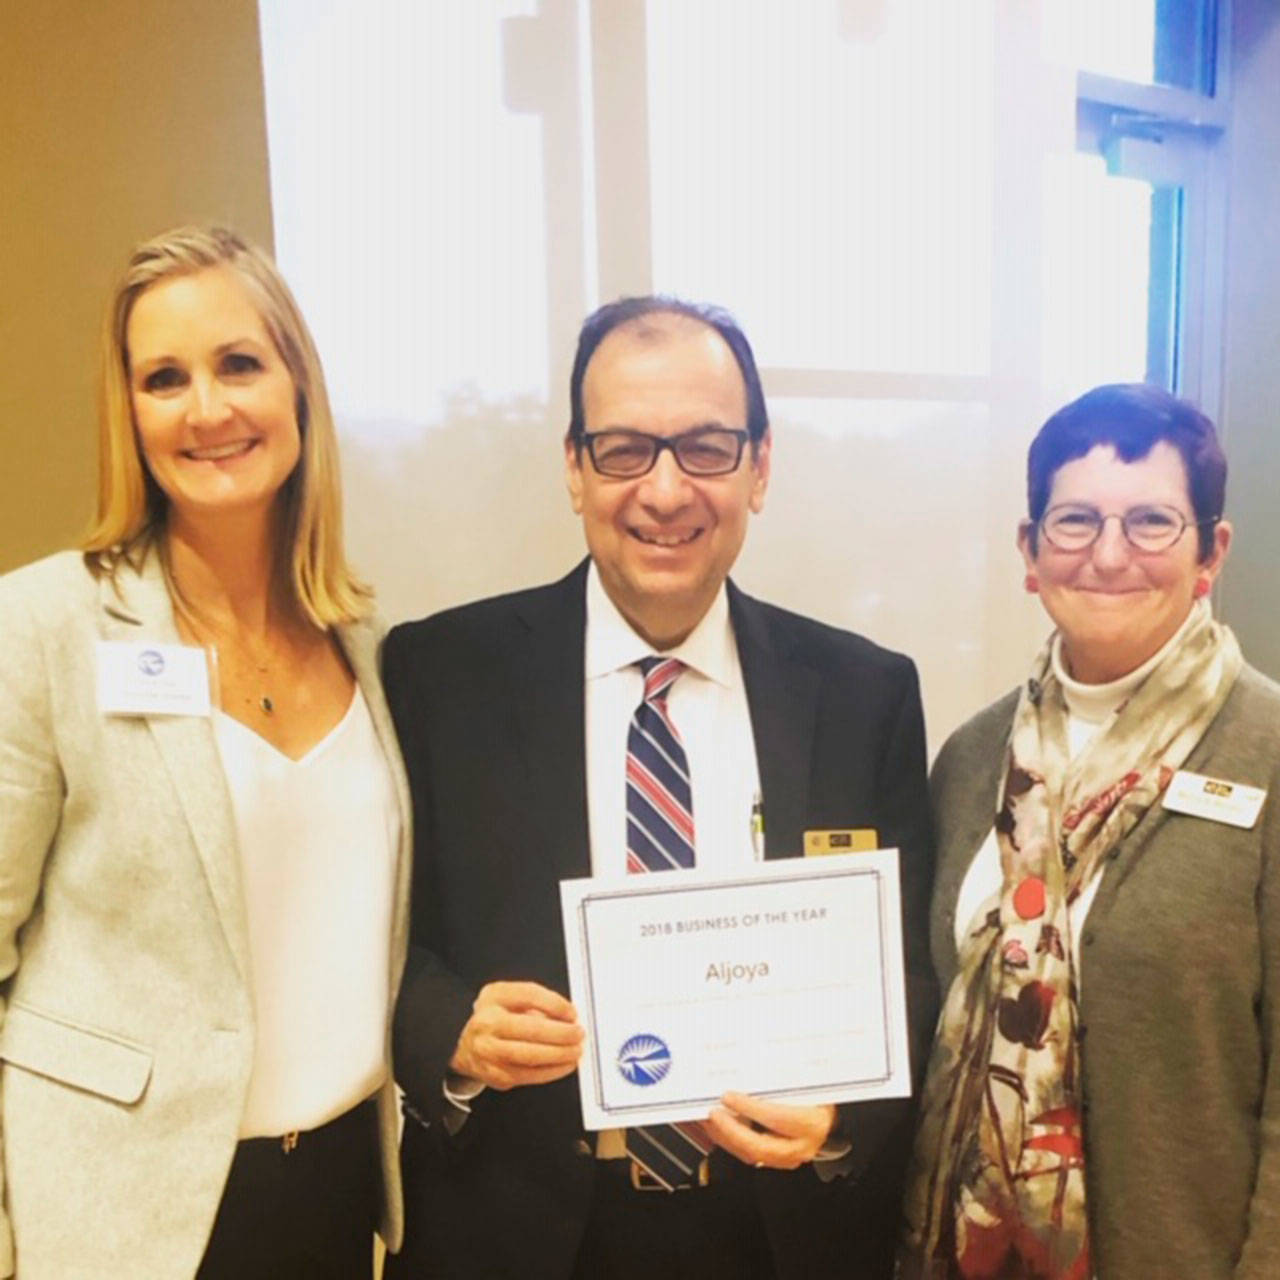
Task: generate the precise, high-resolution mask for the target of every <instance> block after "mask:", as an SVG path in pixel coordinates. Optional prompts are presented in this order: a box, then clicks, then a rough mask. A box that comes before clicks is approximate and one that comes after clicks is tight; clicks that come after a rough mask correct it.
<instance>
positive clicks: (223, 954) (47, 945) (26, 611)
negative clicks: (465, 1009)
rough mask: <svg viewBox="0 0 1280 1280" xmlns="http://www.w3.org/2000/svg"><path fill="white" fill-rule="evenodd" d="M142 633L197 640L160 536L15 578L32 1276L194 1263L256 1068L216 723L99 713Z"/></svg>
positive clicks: (9, 1140)
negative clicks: (164, 564) (100, 566)
mask: <svg viewBox="0 0 1280 1280" xmlns="http://www.w3.org/2000/svg"><path fill="white" fill-rule="evenodd" d="M339 638H340V642H341V644H342V648H343V651H344V652H345V654H346V656H347V660H348V661H349V662H350V664H351V668H352V670H353V671H354V673H355V676H356V679H357V680H358V681H359V684H360V687H361V689H362V690H363V692H364V695H365V699H366V700H367V702H368V705H369V711H370V714H371V715H372V717H373V722H374V725H375V726H376V729H377V732H378V737H379V739H380V741H381V743H382V747H383V750H384V752H385V753H386V758H387V761H388V763H389V765H390V767H391V770H392V774H393V776H394V779H395V789H396V794H397V797H398V799H399V803H400V808H401V814H402V830H403V835H402V839H401V844H400V849H399V851H398V861H397V871H396V897H395V904H396V905H395V912H394V919H393V930H392V948H391V955H390V957H389V966H388V973H387V982H388V986H389V989H390V990H391V992H392V995H393V996H394V994H395V991H396V988H397V987H398V985H399V980H400V973H401V970H402V968H403V964H404V955H405V939H406V932H407V900H408V876H409V857H408V850H409V848H410V826H409V800H408V790H407V786H406V783H405V779H404V771H403V768H402V765H401V763H400V756H399V753H398V750H397V747H396V739H395V733H394V732H393V730H392V728H391V723H390V719H389V717H388V714H387V709H386V703H385V702H384V700H383V697H382V692H381V687H380V684H379V680H378V665H377V664H378V655H377V650H378V643H379V634H378V631H377V629H376V628H375V626H374V625H372V624H370V623H359V624H355V625H352V626H348V627H343V628H340V629H339ZM142 639H154V640H156V641H158V642H170V643H176V642H177V641H178V635H177V632H176V630H175V627H174V621H173V612H172V608H171V606H170V601H169V596H168V592H167V591H166V589H165V584H164V581H163V577H162V574H161V572H160V568H159V564H158V561H157V559H156V557H155V556H152V557H150V558H149V559H148V561H147V562H146V564H145V566H144V569H143V572H142V573H141V575H135V574H133V573H131V572H128V571H122V572H121V574H120V575H119V584H118V590H117V589H116V588H114V587H113V586H112V585H111V584H110V583H109V582H108V581H106V580H105V579H104V580H101V581H99V580H95V579H94V578H93V577H92V576H91V575H90V574H89V572H88V571H87V569H86V568H85V566H84V563H83V561H82V559H81V557H80V556H79V555H77V554H75V553H71V552H67V553H63V554H61V555H57V556H53V557H51V558H49V559H47V560H43V561H40V562H38V563H36V564H32V565H28V566H27V567H26V568H23V569H20V570H18V571H17V572H15V573H12V574H9V575H7V576H5V577H3V578H0V997H3V999H0V1018H3V1023H2V1025H0V1060H2V1065H0V1089H2V1093H3V1120H2V1128H0V1134H2V1141H3V1169H4V1200H3V1210H0V1275H5V1276H7V1275H10V1274H11V1273H12V1272H13V1271H14V1267H15V1245H16V1265H17V1268H18V1271H19V1274H20V1276H21V1280H77V1278H78V1277H86V1278H87V1277H94V1278H95V1280H98V1278H100V1277H103V1276H129V1277H131V1278H133V1280H147V1278H150V1277H154V1278H155V1280H176V1278H178V1277H182V1276H192V1275H194V1273H195V1271H196V1268H197V1267H198V1266H199V1263H200V1259H201V1256H202V1255H203V1252H204V1248H205V1244H206V1242H207V1240H208V1236H209V1232H210V1229H211V1227H212V1224H213V1219H214V1214H215V1212H216V1210H217V1207H218V1202H219V1199H220V1197H221V1193H222V1188H223V1184H224V1182H225V1180H226V1177H227V1172H228V1169H229V1167H230V1164H231V1159H232V1155H233V1153H234V1151H235V1146H236V1141H237V1132H238V1128H239V1124H240V1117H241V1115H242V1113H243V1108H244V1100H245V1094H246V1089H247V1086H248V1082H249V1072H250V1067H251V1063H252V1056H253V1044H254V1014H253V1008H252V1006H251V997H250V990H249V986H248V981H247V975H248V963H249V957H248V933H247V924H246V918H245V907H244V900H243V893H242V889H241V883H240V864H239V855H238V851H237V847H236V839H235V831H234V823H233V818H232V812H231V803H230V798H229V796H228V794H227V790H226V783H225V780H224V777H223V772H222V767H221V763H220V760H219V756H218V751H217V747H216V745H215V742H214V735H213V729H212V726H211V724H210V722H209V721H208V720H206V719H200V718H195V717H179V716H149V717H145V718H143V717H138V718H134V717H123V716H104V715H101V714H99V712H98V710H97V700H96V692H95V678H96V665H95V643H96V642H97V641H99V640H119V641H131V642H136V641H138V640H142ZM334 942H335V945H340V942H341V940H340V939H335V940H334ZM5 1006H7V1008H6V1007H5ZM387 1053H388V1061H390V1038H389V1032H388V1041H387ZM378 1112H379V1117H380V1122H381V1139H382V1167H383V1178H384V1190H385V1195H384V1200H383V1215H382V1216H383V1221H382V1227H381V1229H382V1232H383V1234H384V1236H385V1238H386V1240H387V1243H388V1244H389V1245H390V1246H391V1247H392V1248H395V1247H398V1244H399V1241H400V1237H401V1233H402V1220H403V1206H402V1197H401V1191H400V1182H399V1173H398V1160H397V1157H396V1132H397V1129H396V1100H395V1092H394V1087H393V1085H392V1084H391V1077H390V1075H389V1076H388V1082H387V1083H386V1085H384V1087H383V1089H382V1091H381V1093H380V1095H379V1098H378Z"/></svg>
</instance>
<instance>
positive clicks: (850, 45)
mask: <svg viewBox="0 0 1280 1280" xmlns="http://www.w3.org/2000/svg"><path fill="white" fill-rule="evenodd" d="M648 13H649V23H648V36H649V49H648V57H649V68H648V73H649V129H650V138H649V143H650V162H651V165H652V176H651V182H652V202H653V210H652V212H653V275H654V282H655V284H656V285H657V287H658V288H659V289H671V290H675V291H678V292H680V293H683V294H686V295H690V296H693V297H696V298H703V299H710V300H713V301H716V302H720V303H722V304H724V305H727V306H729V307H730V308H731V309H732V310H734V311H735V312H736V313H737V315H738V317H739V319H740V320H742V322H743V324H744V325H745V327H746V329H747V331H748V332H749V333H750V334H751V335H752V341H753V343H754V344H755V347H756V352H757V355H758V356H759V359H760V361H761V363H762V364H765V365H769V366H781V367H787V368H815V369H824V368H825V369H836V370H876V371H884V372H896V373H930V374H971V375H985V374H986V373H987V372H988V371H989V364H990V297H991V220H992V212H991V207H992V165H993V159H992V134H993V131H992V118H991V117H992V84H993V70H992V58H993V43H994V41H993V18H992V5H991V3H990V0H973V2H967V3H965V4H962V5H959V4H938V3H936V0H896V2H895V3H892V4H890V3H887V2H881V3H862V4H856V5H855V4H848V3H838V2H837V0H806V3H804V4H779V3H777V0H699V2H698V3H688V0H650V3H649V6H648Z"/></svg>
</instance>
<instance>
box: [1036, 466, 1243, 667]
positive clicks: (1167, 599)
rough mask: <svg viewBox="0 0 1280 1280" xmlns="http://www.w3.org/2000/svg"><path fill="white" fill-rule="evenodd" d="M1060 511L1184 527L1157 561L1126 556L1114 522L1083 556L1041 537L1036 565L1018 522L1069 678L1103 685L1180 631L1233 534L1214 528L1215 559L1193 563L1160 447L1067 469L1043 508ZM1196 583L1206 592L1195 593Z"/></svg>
mask: <svg viewBox="0 0 1280 1280" xmlns="http://www.w3.org/2000/svg"><path fill="white" fill-rule="evenodd" d="M1065 502H1077V503H1083V504H1086V505H1088V506H1091V507H1094V508H1095V509H1096V510H1097V511H1099V512H1100V513H1101V514H1102V515H1103V516H1110V515H1117V516H1119V515H1123V514H1124V513H1125V512H1126V511H1128V510H1129V509H1130V508H1132V507H1138V506H1146V505H1154V504H1160V505H1163V506H1168V507H1173V508H1175V509H1176V510H1178V511H1180V512H1181V513H1182V515H1183V516H1184V517H1185V518H1186V520H1187V521H1188V524H1187V527H1186V528H1185V529H1184V530H1183V533H1182V536H1181V537H1180V538H1179V539H1178V541H1177V542H1175V543H1174V544H1173V546H1171V547H1169V548H1168V549H1167V550H1165V551H1157V552H1145V551H1139V550H1138V549H1137V548H1136V547H1133V546H1131V545H1130V544H1129V542H1128V540H1127V539H1126V538H1125V535H1124V532H1123V530H1122V529H1121V527H1120V521H1119V520H1106V521H1105V523H1104V525H1103V528H1102V532H1101V533H1100V534H1099V535H1098V540H1097V541H1096V542H1095V543H1094V544H1093V545H1092V546H1091V547H1087V548H1086V549H1085V550H1083V551H1060V550H1059V549H1058V548H1057V547H1055V546H1053V545H1052V544H1051V543H1050V542H1049V540H1048V539H1047V538H1045V536H1044V535H1043V533H1041V535H1040V537H1039V539H1038V546H1037V549H1036V552H1035V554H1034V555H1033V554H1032V551H1031V539H1030V532H1031V530H1030V526H1029V525H1028V524H1027V523H1026V522H1024V523H1023V525H1022V527H1021V529H1020V530H1019V532H1018V545H1019V546H1020V547H1021V549H1022V554H1023V557H1024V558H1025V560H1026V564H1027V569H1028V570H1029V571H1030V574H1031V575H1032V576H1033V577H1034V578H1035V579H1036V580H1037V582H1038V590H1039V594H1040V598H1041V600H1042V601H1043V603H1044V607H1045V610H1046V612H1047V613H1048V614H1049V616H1050V617H1051V618H1052V619H1053V621H1054V623H1055V624H1056V626H1057V628H1058V630H1059V632H1060V633H1061V635H1062V648H1063V657H1064V659H1065V661H1066V664H1067V668H1068V670H1069V671H1070V673H1071V674H1072V675H1073V676H1074V677H1075V678H1076V679H1077V680H1081V681H1083V682H1085V683H1087V684H1101V683H1105V682H1107V681H1110V680H1116V679H1119V677H1120V676H1122V675H1125V674H1127V673H1128V672H1130V671H1133V670H1134V669H1135V668H1136V667H1139V666H1141V665H1142V664H1143V663H1144V662H1145V661H1146V660H1147V659H1148V658H1150V657H1151V656H1152V655H1153V654H1154V653H1156V652H1157V651H1158V650H1159V649H1160V648H1161V647H1163V645H1164V644H1165V642H1166V641H1167V640H1168V639H1169V638H1170V637H1171V636H1172V635H1173V634H1174V632H1175V631H1177V629H1178V628H1179V627H1180V626H1181V625H1182V623H1183V622H1184V621H1185V620H1186V617H1187V614H1188V613H1189V612H1190V611H1191V605H1192V603H1193V602H1194V600H1195V599H1196V596H1197V594H1203V592H1204V591H1207V590H1208V587H1209V586H1211V585H1212V583H1213V580H1214V578H1216V577H1217V575H1218V572H1219V570H1220V569H1221V568H1222V563H1223V560H1224V559H1225V558H1226V554H1227V548H1228V546H1229V545H1230V542H1231V526H1230V525H1229V524H1227V523H1226V522H1225V521H1222V522H1220V523H1219V524H1218V525H1217V526H1216V528H1215V529H1214V542H1213V550H1212V551H1211V553H1210V555H1209V557H1208V558H1207V559H1206V560H1205V561H1203V562H1198V561H1197V553H1198V545H1197V538H1196V528H1195V525H1194V523H1192V522H1193V521H1194V520H1195V513H1194V509H1193V507H1192V505H1191V497H1190V494H1189V492H1188V488H1187V471H1186V467H1185V466H1184V465H1183V461H1182V456H1181V455H1180V454H1179V453H1178V450H1177V449H1176V448H1175V447H1174V446H1173V445H1171V444H1170V443H1169V442H1168V441H1167V440H1159V441H1157V442H1156V444H1155V445H1153V446H1152V448H1151V452H1150V453H1148V454H1147V455H1146V457H1144V458H1138V459H1136V460H1135V461H1133V462H1124V461H1122V460H1121V459H1120V457H1119V456H1118V455H1117V454H1116V451H1115V449H1113V448H1112V447H1111V445H1109V444H1099V445H1095V446H1094V447H1093V448H1092V449H1090V450H1089V452H1088V453H1087V454H1085V455H1084V457H1082V458H1075V459H1073V460H1072V461H1071V462H1067V463H1064V464H1063V465H1062V466H1061V467H1060V468H1059V469H1058V470H1057V472H1055V474H1054V477H1053V486H1052V489H1051V490H1050V494H1049V504H1048V505H1049V507H1054V506H1056V505H1058V504H1060V503H1065ZM1199 582H1202V583H1203V584H1204V585H1203V587H1201V588H1200V589H1199V590H1198V589H1197V583H1199Z"/></svg>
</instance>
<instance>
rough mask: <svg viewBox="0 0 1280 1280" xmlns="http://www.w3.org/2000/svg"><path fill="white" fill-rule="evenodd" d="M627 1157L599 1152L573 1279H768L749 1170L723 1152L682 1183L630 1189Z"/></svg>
mask: <svg viewBox="0 0 1280 1280" xmlns="http://www.w3.org/2000/svg"><path fill="white" fill-rule="evenodd" d="M630 1164H631V1162H630V1161H629V1160H602V1161H600V1163H599V1166H598V1168H597V1170H596V1182H595V1191H594V1194H593V1198H592V1202H591V1216H590V1217H589V1218H588V1220H587V1229H586V1233H585V1235H584V1236H583V1239H582V1245H581V1247H580V1249H579V1250H578V1262H577V1266H576V1268H575V1269H574V1280H606V1278H607V1280H652V1277H654V1276H661V1277H662V1280H773V1277H774V1268H773V1259H772V1254H771V1252H770V1248H769V1241H768V1237H767V1236H766V1235H765V1230H764V1223H763V1222H762V1221H761V1219H760V1213H759V1210H758V1209H757V1207H756V1200H755V1192H754V1188H753V1186H752V1182H751V1170H750V1169H748V1168H746V1167H745V1166H744V1165H743V1164H741V1163H740V1162H739V1161H737V1160H735V1159H733V1157H732V1156H729V1155H727V1154H726V1153H724V1152H715V1153H713V1155H712V1157H711V1180H710V1183H709V1184H708V1185H707V1186H705V1187H695V1188H692V1189H690V1190H687V1191H637V1190H636V1189H635V1188H634V1187H633V1186H632V1185H631V1179H630V1175H629V1167H630Z"/></svg>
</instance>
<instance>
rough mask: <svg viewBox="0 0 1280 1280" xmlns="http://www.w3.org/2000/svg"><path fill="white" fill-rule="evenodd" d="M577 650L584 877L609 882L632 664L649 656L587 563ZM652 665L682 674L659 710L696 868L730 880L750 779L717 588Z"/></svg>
mask: <svg viewBox="0 0 1280 1280" xmlns="http://www.w3.org/2000/svg"><path fill="white" fill-rule="evenodd" d="M585 644H586V650H585V660H586V661H585V670H586V691H585V696H586V748H587V751H586V755H587V762H586V763H587V816H588V823H589V832H590V843H591V874H592V875H593V876H601V877H610V878H611V877H618V876H625V875H626V874H627V791H626V776H627V729H628V727H629V726H630V724H631V717H632V715H633V714H634V713H635V710H636V708H637V707H638V706H639V705H640V702H641V700H642V699H643V696H644V676H643V675H642V674H641V672H640V668H639V667H637V666H636V665H635V664H636V663H637V662H639V661H640V659H641V658H647V657H649V656H651V655H652V654H653V653H654V648H653V646H652V645H651V644H649V643H648V641H646V640H644V639H642V638H641V637H640V636H638V635H637V634H636V633H635V631H633V630H632V628H631V626H630V624H629V623H628V622H627V620H626V619H625V618H624V617H623V616H622V614H620V613H619V612H618V609H617V606H616V605H615V604H614V603H613V601H612V600H610V599H609V597H608V595H607V594H606V593H605V590H604V586H603V585H602V584H601V582H600V575H599V574H598V573H597V572H596V567H595V565H594V564H592V565H591V567H590V569H589V570H588V572H587V634H586V640H585ZM661 656H662V657H664V658H678V659H679V660H680V661H681V662H683V663H684V664H685V667H686V668H687V669H686V670H685V671H683V672H681V674H680V675H679V677H678V678H677V679H676V681H675V683H674V684H673V685H672V686H671V691H670V693H668V695H667V709H668V711H669V712H670V715H671V723H672V724H674V725H675V727H676V730H677V732H678V733H679V734H680V740H681V742H682V743H683V744H684V750H685V755H686V756H687V757H688V760H689V780H690V786H691V788H692V791H693V827H694V856H695V858H696V865H697V866H698V868H699V869H702V870H712V871H716V872H726V873H727V872H731V871H733V870H734V869H735V868H737V867H742V866H745V865H748V864H749V863H750V862H751V861H752V860H753V858H755V857H756V856H757V854H756V848H755V845H754V844H753V842H752V835H751V817H752V807H753V805H754V804H755V803H756V801H757V800H758V799H759V797H760V774H759V770H758V769H757V767H756V745H755V738H754V736H753V735H752V732H751V713H750V710H749V708H748V706H747V690H746V686H745V685H744V684H743V681H742V666H741V664H740V663H739V661H738V645H737V642H736V641H735V640H734V636H733V626H732V624H731V622H730V620H729V597H728V593H727V592H726V590H725V588H724V586H723V585H722V586H721V588H720V590H719V592H718V593H717V594H716V597H715V600H714V601H713V602H712V604H711V607H710V608H709V609H708V610H707V612H706V613H705V614H704V615H703V617H702V621H701V622H699V623H698V625H697V626H696V627H695V628H694V629H693V631H692V632H691V633H690V634H689V636H688V638H687V639H685V640H684V642H683V643H681V644H678V645H676V647H675V648H674V649H669V650H666V651H664V652H663V653H662V655H661ZM757 843H759V845H760V856H763V851H764V846H763V843H762V842H757ZM663 874H666V873H663Z"/></svg>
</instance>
